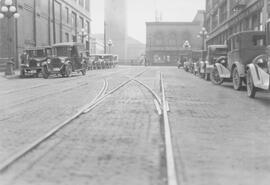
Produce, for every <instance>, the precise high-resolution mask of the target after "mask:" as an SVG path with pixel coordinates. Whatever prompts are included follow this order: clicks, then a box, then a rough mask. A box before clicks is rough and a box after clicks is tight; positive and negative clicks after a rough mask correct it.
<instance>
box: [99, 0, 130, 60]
mask: <svg viewBox="0 0 270 185" xmlns="http://www.w3.org/2000/svg"><path fill="white" fill-rule="evenodd" d="M104 2H105V15H104V18H105V24H104V26H105V29H104V30H105V37H106V38H105V40H106V42H108V40H112V43H113V45H112V47H111V50H110V51H111V53H113V54H117V55H118V58H119V60H120V61H124V60H125V59H126V53H127V52H126V50H127V49H126V48H127V47H126V45H127V43H126V42H127V9H126V7H127V6H126V0H105V1H104ZM107 51H109V50H107Z"/></svg>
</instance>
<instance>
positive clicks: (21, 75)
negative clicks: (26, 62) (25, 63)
mask: <svg viewBox="0 0 270 185" xmlns="http://www.w3.org/2000/svg"><path fill="white" fill-rule="evenodd" d="M20 77H21V78H25V71H24V69H21V72H20Z"/></svg>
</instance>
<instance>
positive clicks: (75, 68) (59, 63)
mask: <svg viewBox="0 0 270 185" xmlns="http://www.w3.org/2000/svg"><path fill="white" fill-rule="evenodd" d="M52 54H53V55H52V57H51V58H49V59H47V60H46V61H45V62H43V63H42V74H43V77H44V78H48V77H49V76H50V75H52V74H56V75H58V74H60V75H62V76H63V77H69V76H71V74H72V72H77V73H79V72H81V73H82V74H83V75H85V74H86V71H87V63H88V60H89V58H88V56H87V51H86V50H85V47H84V45H83V44H82V43H74V42H67V43H59V44H55V45H53V46H52Z"/></svg>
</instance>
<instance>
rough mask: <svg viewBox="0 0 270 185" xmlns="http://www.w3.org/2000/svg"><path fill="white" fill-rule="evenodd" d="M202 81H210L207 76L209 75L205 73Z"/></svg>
mask: <svg viewBox="0 0 270 185" xmlns="http://www.w3.org/2000/svg"><path fill="white" fill-rule="evenodd" d="M204 79H205V80H206V81H209V80H210V74H209V73H205V75H204Z"/></svg>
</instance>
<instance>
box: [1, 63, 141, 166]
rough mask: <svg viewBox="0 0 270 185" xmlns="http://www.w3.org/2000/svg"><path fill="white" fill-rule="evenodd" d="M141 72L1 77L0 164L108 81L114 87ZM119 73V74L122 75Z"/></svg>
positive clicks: (121, 69) (68, 113)
mask: <svg viewBox="0 0 270 185" xmlns="http://www.w3.org/2000/svg"><path fill="white" fill-rule="evenodd" d="M139 71H142V69H140V68H137V69H134V70H132V69H128V68H125V67H119V68H116V69H112V70H106V71H101V70H100V71H88V75H87V76H85V77H84V76H81V75H79V76H77V75H74V76H73V77H71V78H52V79H48V80H45V79H42V78H27V79H16V78H12V79H3V78H0V82H1V87H0V99H1V107H0V109H1V111H0V141H1V142H0V162H1V161H3V160H5V159H6V158H7V157H9V156H10V154H12V153H14V152H16V151H19V150H20V149H21V148H23V147H24V146H26V145H28V144H29V143H32V142H33V141H34V140H35V139H37V138H39V137H41V136H42V135H44V134H45V133H47V132H48V130H50V129H52V128H53V127H55V126H56V125H58V124H59V123H61V122H63V121H65V120H66V119H67V118H69V117H70V116H71V115H72V114H75V113H76V111H78V110H79V109H80V108H81V107H82V106H84V105H85V104H87V103H90V102H91V100H93V99H94V98H95V96H96V95H97V94H98V92H99V91H100V90H101V88H102V86H103V79H107V78H108V79H114V81H113V80H108V81H109V83H111V84H110V87H111V88H113V87H115V86H117V85H119V84H120V83H122V82H123V81H125V80H126V79H127V77H126V74H130V75H131V76H132V75H136V74H137V73H138V72H139ZM121 74H122V75H121Z"/></svg>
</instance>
